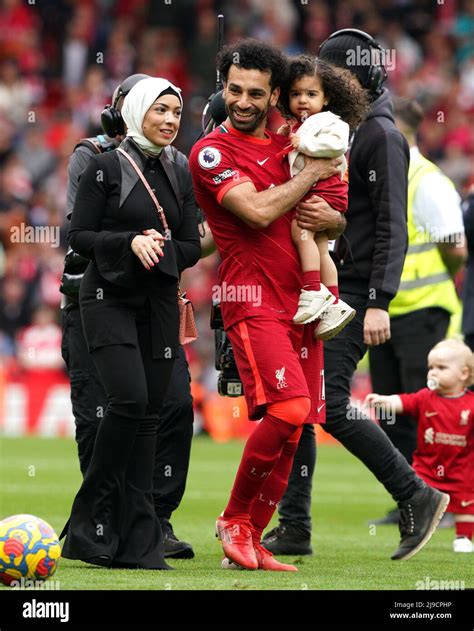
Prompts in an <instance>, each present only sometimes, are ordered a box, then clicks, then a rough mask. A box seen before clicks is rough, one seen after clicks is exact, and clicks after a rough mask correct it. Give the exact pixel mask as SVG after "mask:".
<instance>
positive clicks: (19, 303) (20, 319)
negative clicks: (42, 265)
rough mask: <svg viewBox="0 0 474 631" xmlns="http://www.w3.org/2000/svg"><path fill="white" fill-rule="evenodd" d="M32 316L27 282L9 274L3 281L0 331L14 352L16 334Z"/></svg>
mask: <svg viewBox="0 0 474 631" xmlns="http://www.w3.org/2000/svg"><path fill="white" fill-rule="evenodd" d="M30 317H31V310H30V304H29V300H28V294H27V287H26V284H25V283H24V282H23V281H22V280H21V279H20V278H16V277H14V276H8V277H6V278H4V279H3V281H2V283H1V295H0V331H2V333H3V335H4V336H5V338H6V339H7V340H8V342H9V344H10V349H11V351H12V352H13V350H14V348H15V346H14V339H15V335H16V333H17V331H18V329H20V328H21V327H24V326H26V325H27V324H28V323H29V321H30Z"/></svg>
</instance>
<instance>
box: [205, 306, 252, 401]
mask: <svg viewBox="0 0 474 631" xmlns="http://www.w3.org/2000/svg"><path fill="white" fill-rule="evenodd" d="M211 329H213V330H214V341H215V348H216V363H215V366H216V370H220V375H219V377H218V380H217V391H218V392H219V394H220V395H221V396H223V397H240V396H242V395H243V393H244V387H243V385H242V382H241V381H240V377H239V371H238V369H237V364H236V363H235V357H234V351H233V349H232V345H231V343H230V340H229V338H228V336H227V334H226V332H225V331H224V320H223V319H222V313H221V307H220V304H219V302H217V301H213V303H212V310H211Z"/></svg>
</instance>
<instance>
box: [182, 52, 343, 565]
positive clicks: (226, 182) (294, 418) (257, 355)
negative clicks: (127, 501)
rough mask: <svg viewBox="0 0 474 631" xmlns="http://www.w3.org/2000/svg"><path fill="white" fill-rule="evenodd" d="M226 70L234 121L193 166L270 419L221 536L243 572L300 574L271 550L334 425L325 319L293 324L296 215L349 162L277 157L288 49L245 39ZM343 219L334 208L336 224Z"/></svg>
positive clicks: (250, 384)
mask: <svg viewBox="0 0 474 631" xmlns="http://www.w3.org/2000/svg"><path fill="white" fill-rule="evenodd" d="M236 60H238V63H235V61H236ZM218 65H219V69H220V72H221V75H222V76H223V78H224V81H225V90H224V99H225V106H226V111H227V114H228V118H227V120H226V121H224V123H223V124H222V125H220V126H219V127H218V128H216V130H214V131H213V132H212V133H211V134H209V135H208V136H206V137H205V138H204V139H202V140H201V141H199V142H198V143H197V144H196V145H195V146H194V147H193V150H192V152H191V155H190V167H191V172H192V175H193V179H194V185H195V190H196V197H197V200H198V204H199V205H200V207H201V208H202V209H203V211H204V212H205V214H206V218H207V220H208V223H209V226H210V228H211V231H212V234H213V236H214V240H215V242H216V245H217V248H218V250H219V253H220V255H221V258H222V264H221V266H220V269H219V275H220V281H221V282H222V287H223V289H224V288H225V293H224V294H223V296H222V300H221V308H222V315H223V319H224V325H225V329H226V331H227V333H228V336H229V339H230V341H231V343H232V347H233V349H234V353H235V357H236V362H237V366H238V369H239V374H240V377H241V379H242V382H243V385H244V391H245V396H246V401H247V405H248V410H249V418H251V419H252V420H257V419H260V418H262V417H263V419H262V421H261V422H260V424H259V425H258V426H257V427H256V428H255V431H254V432H253V434H252V436H251V437H250V438H249V440H248V441H247V444H246V446H245V449H244V453H243V456H242V461H241V463H240V466H239V469H238V472H237V476H236V479H235V483H234V486H233V489H232V493H231V497H230V500H229V503H228V504H227V506H226V508H225V511H224V513H223V515H222V516H221V517H219V519H218V520H217V524H216V526H217V534H218V536H219V538H220V539H221V541H222V545H223V548H224V552H225V555H226V557H227V558H228V559H230V560H231V561H233V562H234V563H236V564H237V565H239V566H241V567H244V568H247V569H257V568H259V569H264V570H283V571H295V570H296V568H295V567H294V566H291V565H285V564H282V563H279V562H278V561H276V559H274V558H273V556H272V554H271V553H269V552H268V551H266V550H265V549H264V548H263V547H262V546H261V545H260V538H261V533H262V531H263V529H264V528H265V526H266V525H267V524H268V522H269V521H270V519H271V517H272V515H273V512H274V510H275V507H276V504H277V502H278V501H279V500H280V497H281V495H282V494H283V492H284V489H285V488H286V485H287V479H288V475H289V472H290V470H291V465H292V462H293V456H294V453H295V451H296V447H297V444H298V439H299V437H300V434H301V429H302V426H303V423H305V422H306V423H308V422H309V423H314V422H322V421H324V407H325V404H324V398H323V397H324V394H323V393H324V389H323V385H322V380H323V376H322V370H323V363H322V345H321V342H318V341H317V340H315V338H314V336H313V332H314V324H308V325H305V326H298V325H296V324H294V323H293V321H292V318H293V315H294V313H295V310H296V307H297V304H298V298H299V291H300V287H301V281H302V275H301V270H300V264H299V260H298V255H297V252H296V249H295V247H294V245H293V243H292V240H291V229H290V218H289V217H288V216H286V213H287V212H288V211H289V210H291V209H292V208H293V207H294V206H295V204H296V203H297V201H298V200H299V199H301V198H302V197H303V196H304V195H305V194H306V193H307V192H308V190H309V189H310V187H311V186H312V185H313V184H314V183H315V182H316V181H318V180H319V179H325V178H329V177H331V176H332V175H335V174H336V173H338V166H339V164H340V163H341V162H342V160H341V159H315V158H306V166H305V167H304V169H303V170H302V171H301V173H299V174H298V175H297V176H295V177H294V178H292V179H290V177H289V170H288V161H287V160H286V159H284V158H283V157H277V154H278V153H279V152H280V151H281V150H282V149H283V147H284V146H285V145H286V144H287V142H288V140H287V138H286V137H284V136H281V135H280V136H279V135H277V134H274V133H271V132H269V131H267V130H266V129H265V125H266V119H267V113H268V109H269V107H271V106H275V105H276V103H277V100H278V97H279V85H280V83H281V81H282V79H283V76H284V74H285V72H286V65H287V64H286V58H285V57H284V55H283V54H282V53H281V52H280V51H279V50H277V49H276V48H274V47H272V46H270V45H268V44H265V43H260V42H256V41H253V40H246V41H244V42H241V43H239V44H237V45H236V46H232V47H231V46H228V47H226V48H224V49H223V51H222V52H221V53H220V56H219V59H218ZM344 224H345V222H344V219H343V218H342V216H341V215H340V213H338V212H334V223H333V225H330V226H328V228H332V229H335V228H336V229H337V228H338V227H339V226H341V227H343V226H344Z"/></svg>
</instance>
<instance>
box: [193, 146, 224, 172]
mask: <svg viewBox="0 0 474 631" xmlns="http://www.w3.org/2000/svg"><path fill="white" fill-rule="evenodd" d="M220 161H221V152H220V151H219V149H215V148H214V147H204V149H201V151H200V152H199V156H198V162H199V164H200V166H202V168H203V169H213V168H214V167H216V166H217V165H218V164H220Z"/></svg>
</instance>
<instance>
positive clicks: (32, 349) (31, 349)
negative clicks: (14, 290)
mask: <svg viewBox="0 0 474 631" xmlns="http://www.w3.org/2000/svg"><path fill="white" fill-rule="evenodd" d="M18 363H19V365H20V366H21V367H22V368H24V369H25V370H29V369H34V370H41V369H45V368H48V369H51V368H56V369H62V368H63V366H64V362H63V358H62V357H61V328H60V327H59V325H58V323H57V321H56V312H55V310H54V309H51V308H49V307H45V306H41V307H38V308H37V309H36V310H35V312H34V313H33V318H32V323H31V325H30V326H27V327H25V328H24V329H22V330H21V331H20V332H19V334H18Z"/></svg>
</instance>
